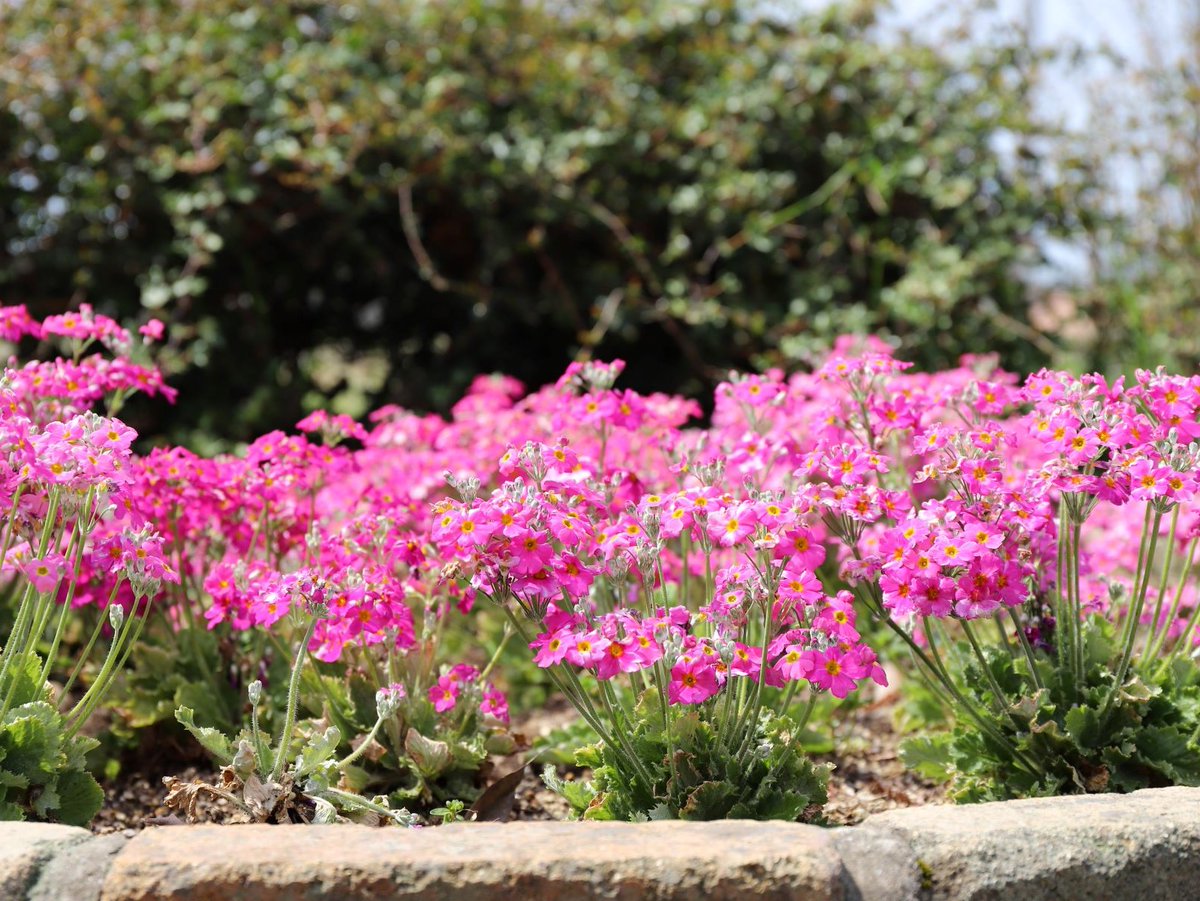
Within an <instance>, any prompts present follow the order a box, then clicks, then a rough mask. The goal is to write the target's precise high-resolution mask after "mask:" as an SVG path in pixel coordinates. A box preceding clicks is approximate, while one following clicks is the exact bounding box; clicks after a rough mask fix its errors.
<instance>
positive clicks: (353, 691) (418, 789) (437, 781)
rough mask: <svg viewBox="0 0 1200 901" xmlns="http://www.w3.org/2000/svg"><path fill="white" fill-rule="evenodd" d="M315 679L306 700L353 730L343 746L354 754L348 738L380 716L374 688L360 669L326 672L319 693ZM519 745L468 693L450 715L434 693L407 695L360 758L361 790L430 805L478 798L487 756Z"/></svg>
mask: <svg viewBox="0 0 1200 901" xmlns="http://www.w3.org/2000/svg"><path fill="white" fill-rule="evenodd" d="M313 678H316V674H315V671H312V675H311V676H310V677H309V678H308V679H307V680H306V686H307V690H306V692H305V693H303V694H302V703H303V704H304V706H305V707H307V708H308V709H310V710H312V711H314V713H323V715H324V716H326V717H328V719H329V721H330V722H332V723H335V724H336V725H337V726H338V727H339V730H340V732H341V734H342V735H343V736H345V737H346V740H345V741H343V744H342V746H341V747H342V750H343V751H344V752H345V753H349V751H350V748H351V745H352V744H354V743H353V742H350V741H349V739H351V738H353V737H355V736H362V735H365V734H366V733H367V732H369V731H370V730H371V728H372V726H373V724H374V722H375V714H376V705H375V690H374V688H373V687H372V685H371V683H370V681H369V680H367V679H366V678H364V677H362V676H360V675H355V674H353V673H351V674H350V675H348V676H346V677H344V678H342V677H334V676H330V675H324V676H321V677H320V678H321V679H322V680H323V682H324V688H323V689H322V691H321V693H320V694H319V695H318V694H317V693H315V692H313V691H312V690H311V689H312V686H313V685H314V683H313V681H312V680H313ZM514 749H515V743H514V741H513V739H512V737H511V736H510V735H509V733H508V731H507V730H506V729H504V728H502V727H500V726H499V725H497V724H490V723H485V722H483V721H482V717H480V716H479V714H478V712H477V711H476V710H474V709H473V705H472V704H471V702H470V700H469V699H467V698H464V699H463V700H462V701H461V702H460V704H459V705H458V706H456V708H455V709H454V710H452V711H450V712H449V713H448V714H446V715H442V714H439V713H438V712H437V711H436V710H434V708H433V704H432V703H430V701H429V700H428V698H425V697H416V698H404V699H403V700H401V701H400V702H399V703H398V706H397V708H396V712H395V716H394V717H391V718H389V719H388V720H387V721H386V722H385V723H384V724H383V726H382V728H381V729H380V730H379V732H378V734H377V736H376V740H375V748H374V750H373V752H371V753H369V754H366V755H364V757H363V759H361V760H360V761H359V762H358V764H357V767H356V774H355V781H356V783H357V784H358V785H359V786H360V789H361V790H369V791H370V792H372V793H373V794H379V795H386V796H388V797H389V798H390V799H391V800H392V801H393V803H395V804H404V805H406V806H408V807H410V808H418V809H429V808H430V807H432V806H436V805H438V804H441V803H443V802H446V801H449V800H451V799H465V800H467V801H471V800H474V799H475V797H476V796H477V795H478V794H479V792H480V790H481V788H482V787H483V786H482V779H481V777H482V774H483V770H484V767H485V764H486V763H487V760H488V758H489V757H490V756H491V755H492V754H507V753H511V752H512V751H513V750H514Z"/></svg>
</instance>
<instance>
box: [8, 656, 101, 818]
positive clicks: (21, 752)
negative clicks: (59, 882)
mask: <svg viewBox="0 0 1200 901" xmlns="http://www.w3.org/2000/svg"><path fill="white" fill-rule="evenodd" d="M41 667H42V664H41V661H40V660H38V658H37V657H36V656H34V657H31V658H30V660H29V663H28V666H27V667H26V670H25V671H24V672H22V673H13V672H11V671H10V674H9V676H8V678H6V680H5V684H0V692H6V691H8V690H9V688H10V687H12V688H14V696H13V706H12V708H11V709H10V710H9V711H8V713H7V714H6V715H5V716H4V719H3V720H0V820H24V819H27V818H32V819H36V820H49V821H54V822H60V823H66V824H68V825H71V826H86V825H87V824H88V823H89V822H90V821H91V819H92V817H94V816H95V815H96V813H97V812H98V811H99V810H100V806H101V804H103V802H104V792H103V790H102V789H101V788H100V786H99V784H98V783H97V782H96V780H95V779H94V778H93V777H92V775H91V773H89V772H88V770H87V763H86V758H87V754H88V752H89V751H90V750H92V749H93V748H94V747H96V745H97V744H98V743H97V742H96V740H95V739H93V738H88V737H85V736H80V735H69V734H68V732H67V729H66V724H65V722H64V719H63V716H62V714H61V713H59V711H58V709H57V708H56V707H55V706H54V703H53V702H54V697H53V695H52V693H51V691H50V690H49V688H48V686H44V685H41V684H39V681H38V677H39V675H40V672H41ZM14 681H15V686H14V685H10V683H12V682H14Z"/></svg>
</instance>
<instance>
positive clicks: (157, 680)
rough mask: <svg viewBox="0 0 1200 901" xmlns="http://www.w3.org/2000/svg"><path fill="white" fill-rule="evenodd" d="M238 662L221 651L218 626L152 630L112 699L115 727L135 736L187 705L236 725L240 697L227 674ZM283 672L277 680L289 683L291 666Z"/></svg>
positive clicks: (209, 722)
mask: <svg viewBox="0 0 1200 901" xmlns="http://www.w3.org/2000/svg"><path fill="white" fill-rule="evenodd" d="M164 625H166V624H164ZM167 627H168V628H169V626H167ZM233 666H234V661H233V660H231V659H229V657H228V656H227V655H224V654H222V653H221V652H220V649H219V646H218V637H217V634H216V633H215V632H210V631H208V630H206V629H200V628H196V627H191V626H185V627H184V628H182V629H180V630H179V631H178V632H173V633H172V635H171V637H170V640H169V642H168V641H167V640H166V639H164V636H163V633H162V630H161V629H153V630H148V631H147V632H146V633H145V634H144V635H143V636H142V639H141V641H139V642H138V644H137V646H136V647H135V648H134V650H133V653H132V654H131V655H130V660H129V665H128V667H127V669H126V673H125V674H124V677H123V678H122V680H121V681H120V682H119V683H118V685H117V687H116V689H115V690H114V692H113V695H112V698H111V700H110V701H109V706H110V707H111V708H112V710H113V728H114V730H115V731H116V732H117V733H118V735H119V736H120V737H122V738H131V737H132V736H133V735H134V734H136V732H137V731H138V730H141V729H148V728H150V727H152V726H156V725H158V724H161V723H165V722H170V721H173V720H174V716H175V711H176V710H178V709H179V708H180V707H188V708H191V709H192V710H193V711H195V716H196V719H197V720H198V721H199V722H200V723H201V724H202V725H205V726H212V727H215V728H217V729H223V730H225V731H233V730H234V729H235V728H236V726H237V725H239V724H240V722H241V699H240V697H239V693H238V691H237V689H236V688H235V687H234V686H233V685H232V684H231V681H230V679H229V678H228V674H229V672H230V670H231V668H232V667H233ZM218 673H219V674H221V676H220V677H217V676H215V675H214V674H218ZM278 675H280V676H281V677H282V678H280V679H278V680H277V681H275V684H282V685H284V686H286V682H287V680H286V667H281V668H280V672H279V673H278Z"/></svg>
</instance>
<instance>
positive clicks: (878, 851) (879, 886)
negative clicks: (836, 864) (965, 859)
mask: <svg viewBox="0 0 1200 901" xmlns="http://www.w3.org/2000/svg"><path fill="white" fill-rule="evenodd" d="M831 837H832V838H833V846H834V847H835V848H836V849H837V852H838V855H839V856H840V857H841V859H842V867H843V871H842V890H843V892H844V894H845V898H846V901H891V899H901V898H918V897H920V891H921V883H922V873H921V871H920V868H919V867H918V865H917V858H916V855H914V854H913V851H912V848H911V846H910V845H909V843H908V842H907V841H905V839H904V838H903V837H902V836H900V835H898V834H895V833H893V832H891V831H889V830H887V829H876V828H871V827H866V826H850V827H846V828H842V829H834V830H832V831H831Z"/></svg>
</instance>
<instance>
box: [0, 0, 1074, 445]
mask: <svg viewBox="0 0 1200 901" xmlns="http://www.w3.org/2000/svg"><path fill="white" fill-rule="evenodd" d="M752 8H753V5H750V4H746V5H745V6H744V7H743V5H741V4H738V3H734V2H721V3H695V4H681V3H677V2H672V0H667V2H649V3H647V2H644V0H611V2H603V3H602V2H599V0H580V2H577V3H571V4H546V5H544V6H543V5H541V4H534V3H528V2H485V0H467V2H459V3H426V2H417V0H375V2H345V0H339V2H325V0H305V2H299V0H283V2H272V3H254V4H247V3H244V2H239V0H205V2H184V3H179V2H166V0H108V2H105V3H86V2H82V0H74V2H64V0H23V2H21V3H17V4H5V5H4V7H3V8H2V10H0V170H2V171H3V172H5V174H6V177H5V178H4V179H3V180H0V211H2V212H0V296H3V297H4V298H5V299H6V300H7V301H8V302H10V303H21V302H23V303H28V304H30V305H31V307H32V308H34V309H35V310H37V311H39V312H45V311H47V310H49V309H50V308H52V307H58V306H62V305H65V304H66V303H68V302H80V301H85V300H86V301H88V302H91V303H93V304H95V305H97V307H99V308H101V309H104V310H106V311H107V312H110V313H115V314H116V315H118V316H122V317H125V318H130V317H136V316H139V315H141V316H145V315H150V314H153V315H158V316H160V317H162V318H164V319H166V320H167V321H168V322H169V324H170V325H171V326H172V328H171V331H170V347H169V350H170V352H171V353H172V354H173V355H174V357H175V363H176V364H177V365H178V367H179V369H180V370H181V372H180V374H179V375H178V376H177V377H176V378H175V379H174V382H175V384H176V385H177V386H178V387H179V388H180V389H181V390H183V391H184V392H186V393H185V396H187V397H188V399H189V404H188V405H187V407H186V409H185V410H180V411H178V412H176V413H173V414H170V415H171V416H173V418H170V419H162V418H161V416H162V415H163V414H162V413H161V411H156V412H155V413H154V414H153V415H154V416H156V417H160V418H158V419H153V418H149V419H148V418H147V417H148V416H150V413H149V411H148V410H145V409H143V410H141V411H137V410H135V411H133V412H131V413H130V417H131V418H133V419H134V420H135V424H137V425H140V426H141V427H142V428H143V429H144V430H145V429H149V430H150V431H151V432H158V433H160V434H169V435H170V436H171V437H174V438H176V439H183V440H188V439H195V438H196V436H198V435H201V434H205V433H209V434H216V435H219V436H222V437H224V438H226V439H239V438H245V437H247V436H249V435H251V434H253V433H256V432H258V431H261V430H262V429H264V428H269V427H272V426H278V425H290V423H291V422H293V421H294V420H295V419H296V418H297V416H298V415H299V414H300V413H301V412H302V411H303V410H304V409H305V408H306V407H311V406H314V405H317V404H325V403H332V404H333V405H334V406H335V407H337V408H338V409H341V410H343V411H346V412H351V413H361V412H363V411H364V410H365V409H366V408H367V406H368V404H369V403H372V402H375V401H378V400H379V399H381V398H387V399H390V400H398V401H400V402H402V403H405V404H409V405H414V406H419V407H434V408H444V407H445V406H446V405H448V404H449V402H450V401H451V399H453V398H455V397H457V396H458V394H459V392H460V391H461V389H462V387H463V386H464V384H465V383H466V382H467V381H468V380H469V379H470V378H471V377H472V376H473V375H474V374H476V373H478V372H480V371H490V370H503V371H507V372H510V373H512V374H515V375H517V376H518V377H521V378H523V379H525V380H527V381H528V382H531V383H541V382H543V381H545V380H547V379H549V378H553V377H554V376H555V375H556V374H557V373H558V372H560V371H561V370H562V368H563V365H564V363H565V362H566V361H567V360H568V359H570V358H571V357H572V356H574V355H575V354H577V353H592V354H596V355H603V356H617V355H620V356H625V357H627V358H629V359H630V361H631V365H630V368H629V371H628V376H627V378H628V381H629V383H630V384H631V385H633V386H634V387H639V388H642V389H643V390H650V389H669V390H681V391H685V392H694V393H699V392H701V391H702V390H703V389H705V388H707V387H711V383H712V382H713V379H714V377H715V376H716V375H717V374H719V373H720V372H721V371H722V370H723V369H725V368H727V367H731V366H739V367H745V366H763V365H771V364H775V363H784V362H787V361H790V360H795V359H802V358H804V357H805V356H806V355H807V354H808V353H810V352H811V351H812V350H813V349H815V348H817V347H820V346H822V345H825V344H827V343H828V342H829V341H830V340H831V339H832V337H833V336H836V335H838V334H840V333H842V332H846V331H868V330H870V331H874V332H877V333H887V334H891V335H894V336H896V337H897V338H898V339H899V340H900V342H902V344H903V345H904V350H903V353H904V355H905V356H906V357H908V358H911V359H914V360H916V361H917V362H918V363H921V364H925V365H930V366H936V365H941V364H944V363H946V362H947V361H948V360H952V359H954V358H955V357H957V355H958V354H960V353H963V352H966V351H992V350H994V351H998V352H1000V353H1001V355H1002V356H1003V358H1004V362H1005V363H1006V364H1007V365H1008V366H1010V367H1013V368H1016V369H1028V368H1030V367H1034V366H1037V365H1039V364H1041V363H1042V362H1044V361H1045V346H1044V344H1043V345H1042V346H1041V347H1039V346H1037V345H1035V344H1032V343H1031V342H1030V340H1029V338H1030V336H1031V332H1030V331H1029V328H1028V326H1027V325H1025V322H1024V321H1025V308H1026V302H1025V292H1024V288H1023V285H1022V282H1021V272H1022V271H1023V267H1024V266H1026V265H1029V264H1035V263H1037V262H1038V253H1039V251H1038V249H1037V247H1036V244H1035V242H1034V240H1033V239H1034V237H1035V236H1037V235H1042V234H1051V233H1056V232H1058V231H1060V230H1062V229H1070V228H1073V227H1074V225H1073V223H1072V221H1071V214H1070V208H1069V205H1068V204H1067V203H1066V202H1065V201H1064V199H1063V198H1064V196H1065V195H1066V194H1068V193H1069V192H1064V191H1063V190H1062V188H1061V186H1060V187H1059V188H1056V189H1051V188H1050V187H1048V186H1047V183H1046V182H1045V181H1043V178H1042V170H1043V165H1042V161H1041V160H1040V159H1039V158H1038V157H1037V156H1036V155H1035V154H1034V153H1033V152H1032V151H1030V150H1029V149H1028V148H1027V147H1026V146H1025V142H1024V140H1023V138H1024V137H1025V136H1027V135H1031V134H1033V133H1035V132H1036V130H1037V129H1036V127H1035V125H1034V124H1033V123H1031V122H1030V121H1029V118H1028V112H1027V103H1026V100H1025V92H1026V90H1027V88H1028V79H1027V75H1028V72H1029V71H1030V69H1031V65H1030V64H1031V63H1032V62H1033V61H1032V59H1031V58H1030V56H1029V53H1028V51H1027V50H1025V49H1024V48H1023V47H1022V44H1021V42H1020V41H1016V40H1014V42H1013V43H1012V45H1011V46H992V47H989V48H987V49H984V50H975V51H971V52H970V53H969V54H966V55H963V54H960V55H958V56H956V57H955V58H954V59H951V58H949V57H948V56H947V55H945V54H944V53H942V52H941V50H940V49H939V48H938V47H935V46H930V45H929V44H927V43H922V42H921V41H919V40H917V39H915V38H913V37H911V36H907V35H904V34H891V33H883V30H882V29H881V28H880V26H879V25H878V24H877V22H876V20H875V16H874V5H873V4H870V3H866V4H863V3H858V4H852V5H847V6H835V7H833V8H832V9H830V10H829V11H827V12H825V13H821V14H806V15H804V16H802V17H799V18H796V19H794V20H788V21H781V20H775V19H770V18H759V17H756V16H755V15H753V14H752V13H751V12H750V10H751V9H752ZM999 134H1007V135H1011V136H1015V137H1016V138H1017V144H1018V147H1019V152H1017V153H1016V154H1013V155H1012V156H1013V159H1012V160H1011V161H1010V164H1008V165H1002V163H1001V161H1000V158H999V155H998V153H997V152H996V151H995V150H994V138H995V137H996V136H997V135H999ZM146 311H149V312H146ZM185 366H187V367H188V368H186V369H185V368H184V367H185ZM231 400H232V401H233V402H234V403H235V407H236V408H235V409H234V411H233V412H232V413H231V412H230V404H231ZM139 416H140V417H141V421H138V420H139Z"/></svg>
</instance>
